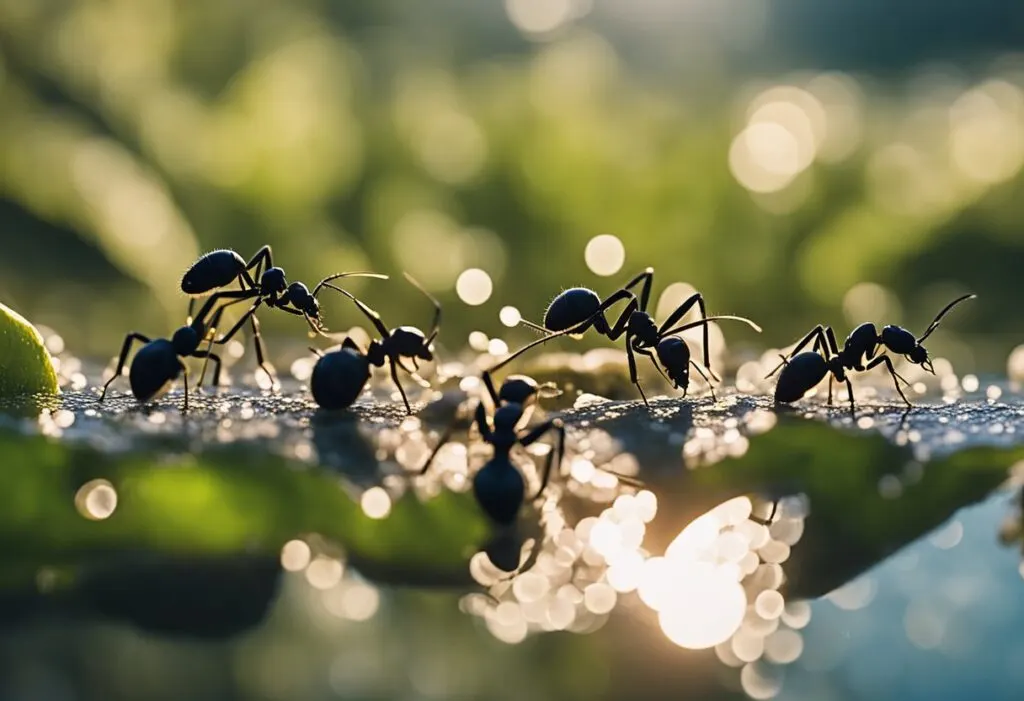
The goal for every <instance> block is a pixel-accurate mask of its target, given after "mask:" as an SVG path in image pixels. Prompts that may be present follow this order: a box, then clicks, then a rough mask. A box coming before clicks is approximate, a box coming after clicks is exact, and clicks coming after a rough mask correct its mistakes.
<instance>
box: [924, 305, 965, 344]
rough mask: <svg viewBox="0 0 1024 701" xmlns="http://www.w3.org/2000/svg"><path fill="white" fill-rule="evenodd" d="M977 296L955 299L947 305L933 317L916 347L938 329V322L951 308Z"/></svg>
mask: <svg viewBox="0 0 1024 701" xmlns="http://www.w3.org/2000/svg"><path fill="white" fill-rule="evenodd" d="M977 296H978V295H973V294H972V295H964V296H963V297H958V298H957V299H954V300H953V301H952V302H950V303H949V304H947V305H946V306H945V308H944V309H943V310H942V311H941V312H939V313H938V314H936V315H935V318H934V319H933V320H932V323H931V324H930V325H929V326H928V329H927V330H926V331H925V332H924V335H923V336H921V338H919V339H917V343H918V345H920V344H921V343H923V342H924V339H926V338H928V337H929V336H930V335H931V333H932V331H934V330H935V329H937V328H938V327H939V322H940V321H942V317H944V316H946V314H948V313H949V312H950V310H951V309H952V308H953V307H955V306H956V305H958V304H960V303H961V302H964V301H967V300H968V299H974V298H975V297H977Z"/></svg>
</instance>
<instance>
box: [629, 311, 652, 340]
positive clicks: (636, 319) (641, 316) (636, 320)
mask: <svg viewBox="0 0 1024 701" xmlns="http://www.w3.org/2000/svg"><path fill="white" fill-rule="evenodd" d="M628 328H629V332H630V333H631V334H633V335H634V336H637V337H638V338H640V339H641V340H642V341H643V342H644V343H645V344H646V345H649V346H653V345H656V344H657V343H658V325H657V324H655V323H654V319H652V318H651V315H650V314H648V313H647V312H641V311H635V312H633V313H632V314H630V315H629V322H628Z"/></svg>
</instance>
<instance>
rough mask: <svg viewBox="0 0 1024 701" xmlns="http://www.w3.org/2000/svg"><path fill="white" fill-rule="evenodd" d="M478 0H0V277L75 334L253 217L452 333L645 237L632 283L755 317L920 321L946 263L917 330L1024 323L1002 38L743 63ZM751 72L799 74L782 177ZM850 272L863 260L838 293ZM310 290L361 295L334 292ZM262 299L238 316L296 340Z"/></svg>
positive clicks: (988, 355) (282, 258)
mask: <svg viewBox="0 0 1024 701" xmlns="http://www.w3.org/2000/svg"><path fill="white" fill-rule="evenodd" d="M790 4H792V3H790ZM494 5H495V7H493V8H489V9H487V10H484V9H480V8H479V7H476V8H475V9H470V8H471V4H467V3H462V2H457V1H455V0H445V2H439V3H437V6H436V7H434V6H433V4H432V9H431V10H430V11H428V10H427V9H426V8H420V7H419V6H418V5H416V4H411V5H410V4H409V3H400V2H374V3H351V2H334V3H331V2H322V1H316V0H303V1H301V2H291V1H285V0H252V1H250V2H243V3H238V2H227V1H225V0H207V1H206V2H189V1H187V0H109V1H104V2H99V1H91V0H80V1H72V0H47V1H45V2H32V3H27V2H24V1H23V0H0V242H2V244H3V247H4V255H3V257H2V260H0V298H2V299H3V300H4V301H6V302H9V303H11V304H12V305H15V306H16V307H17V308H19V309H22V310H23V311H24V312H25V313H26V314H27V315H28V316H29V317H30V318H32V319H35V320H37V321H39V322H41V323H45V324H47V325H49V326H52V327H54V328H55V329H57V330H58V331H59V332H60V333H62V334H63V335H64V336H65V337H66V339H67V340H68V343H69V345H70V347H71V348H72V349H74V350H75V351H76V352H79V353H82V354H91V355H100V356H104V357H105V356H107V355H112V354H113V353H114V352H115V351H116V348H117V344H118V341H119V339H120V337H121V335H122V334H123V333H125V332H126V331H128V330H139V331H142V332H144V333H150V334H163V333H166V332H168V331H169V330H170V329H171V328H172V326H173V325H176V324H178V323H180V322H181V320H182V318H183V316H184V310H185V300H184V298H183V297H182V296H181V294H180V293H179V292H178V281H179V279H180V275H181V273H182V271H183V270H184V268H185V267H186V266H187V265H188V264H189V263H190V262H191V261H192V260H193V259H194V258H195V257H196V256H198V255H199V253H200V252H201V251H204V250H209V249H213V248H217V247H233V248H235V249H237V250H239V251H240V252H241V253H242V254H243V255H248V254H251V252H253V251H255V249H256V248H257V247H258V246H259V245H261V244H263V243H270V244H272V245H273V247H274V253H275V256H276V262H278V263H279V264H280V265H282V266H283V267H284V268H285V269H286V270H287V271H288V273H289V276H290V278H291V279H301V280H304V281H307V282H311V281H315V280H316V279H318V278H319V277H321V276H323V275H326V274H328V273H331V272H334V271H338V270H352V269H361V268H370V269H374V270H378V271H381V272H387V273H397V272H399V271H400V270H409V271H410V272H412V273H414V274H415V275H416V276H417V277H418V278H420V279H421V280H422V281H423V282H424V284H425V285H426V286H427V287H429V288H430V289H432V290H434V291H436V292H437V293H438V296H439V297H440V298H441V300H442V302H443V303H444V304H445V305H446V308H447V309H448V310H449V313H448V314H447V315H446V317H445V327H444V330H443V332H442V335H441V340H442V343H443V344H444V345H445V346H446V347H447V348H448V349H449V350H456V349H459V348H461V347H462V346H464V345H465V340H466V337H467V334H468V333H469V332H470V331H471V330H474V329H482V330H484V331H487V332H488V333H491V334H493V335H496V334H498V333H500V332H504V333H505V335H506V336H507V337H508V338H509V340H510V341H511V342H512V343H513V344H514V343H515V342H517V341H519V340H524V339H526V338H528V337H529V335H528V334H527V332H525V331H515V332H509V331H507V330H505V329H503V327H502V326H501V325H500V324H499V323H498V319H497V313H498V310H499V309H500V308H501V307H502V306H503V305H506V304H512V305H515V306H517V307H518V308H519V309H520V310H521V311H522V312H523V314H524V315H525V316H526V317H527V318H531V319H537V318H539V317H540V316H541V315H542V312H543V309H544V307H545V305H546V303H547V301H548V300H549V299H550V298H551V297H552V296H553V295H554V294H555V293H557V292H558V291H559V290H560V289H562V288H563V287H567V286H572V285H577V284H584V285H588V286H592V287H594V288H595V289H598V290H599V291H602V292H605V291H611V290H612V289H613V288H614V287H615V286H616V285H617V284H620V282H621V281H624V280H625V279H626V278H628V277H629V276H630V275H632V273H633V272H634V271H636V270H638V269H640V268H642V267H644V266H647V265H653V266H654V267H655V268H656V270H657V273H658V275H657V281H656V290H655V294H656V295H657V294H658V293H660V291H661V289H663V288H664V286H665V285H667V284H668V283H670V282H674V281H685V282H688V283H690V284H692V285H694V286H696V287H697V288H698V289H700V290H701V291H703V292H704V293H705V295H706V296H707V299H708V300H709V306H710V308H711V310H712V311H716V312H729V313H740V314H744V315H746V316H749V317H751V318H753V319H755V320H757V321H758V322H759V323H761V324H762V325H763V326H764V327H765V329H766V333H765V334H764V336H763V337H761V338H758V339H756V342H757V343H759V344H762V345H776V346H781V345H784V344H786V343H789V342H791V341H792V340H794V339H795V338H797V337H798V336H799V335H801V334H802V333H803V332H804V331H805V330H806V329H807V328H809V327H810V326H812V325H813V324H814V323H817V322H819V321H821V322H826V323H832V324H833V325H835V326H836V327H837V330H840V331H845V329H846V328H847V327H848V326H849V324H851V323H853V322H855V321H861V320H865V319H867V318H873V319H874V320H877V321H881V322H883V323H884V322H900V323H906V324H909V325H911V327H912V328H918V327H922V326H923V325H924V324H926V323H927V321H928V320H929V319H930V318H931V316H932V315H933V314H934V312H935V311H936V310H937V309H938V308H939V307H940V306H941V304H942V303H944V302H945V301H947V299H948V298H951V297H952V296H953V295H954V294H956V293H957V292H959V291H961V290H965V289H970V290H971V291H974V292H976V293H978V294H979V300H978V301H977V303H974V304H973V305H972V306H971V307H970V308H968V307H964V308H963V309H962V310H958V312H957V316H956V318H955V319H953V318H951V319H950V320H949V323H948V324H946V326H944V329H943V331H944V333H942V334H938V335H936V336H935V337H934V339H933V345H932V348H933V353H935V354H938V355H945V356H946V357H949V358H950V359H951V360H953V361H954V363H956V364H958V369H961V368H962V369H963V370H964V371H969V370H971V369H975V368H977V369H993V370H994V369H1000V370H1001V369H1002V368H1003V367H1004V363H1005V358H1006V355H1007V353H1008V352H1009V350H1010V349H1011V348H1012V347H1014V346H1015V345H1017V344H1018V343H1019V341H1020V338H1022V337H1024V317H1022V316H1021V315H1019V314H1015V313H1014V312H1015V310H1016V301H1017V300H1016V298H1017V294H1018V290H1019V288H1018V284H1017V280H1018V275H1019V270H1020V268H1021V265H1022V264H1024V236H1022V235H1021V234H1020V232H1019V226H1020V225H1019V221H1020V219H1021V214H1022V208H1024V205H1021V200H1020V198H1019V197H1016V196H1015V195H1016V194H1017V192H1018V190H1019V188H1020V185H1021V183H1022V179H1021V176H1020V174H1019V172H1020V165H1021V163H1020V162H1021V160H1024V97H1022V93H1021V90H1020V86H1021V85H1022V84H1024V81H1022V78H1021V77H1022V75H1024V72H1022V69H1021V64H1019V63H1014V62H1013V61H1012V60H1009V59H1005V58H998V57H997V58H995V59H993V60H992V61H989V60H988V59H987V57H984V56H982V58H983V59H985V60H981V59H979V60H978V61H977V62H976V65H975V66H973V67H972V69H971V70H970V71H967V70H963V71H960V70H959V69H958V70H952V69H946V68H942V69H940V68H935V67H932V68H928V67H925V68H924V69H922V70H920V71H916V70H915V71H909V72H902V73H896V74H890V73H886V72H884V71H882V72H881V73H879V74H876V75H874V76H856V77H853V76H847V75H845V74H844V75H834V74H830V75H825V76H822V75H819V74H817V73H816V72H814V71H804V72H802V73H797V74H790V73H783V72H781V71H782V69H783V68H784V67H785V66H786V63H785V61H780V60H778V56H775V55H771V56H769V55H766V56H765V63H764V65H768V66H772V67H773V70H774V67H776V66H777V67H779V71H780V72H779V73H778V74H777V75H773V76H756V75H755V76H751V75H750V73H751V72H753V71H751V69H750V65H751V64H752V63H753V64H757V63H758V62H757V61H752V60H751V57H750V55H749V54H748V56H747V61H746V63H745V64H744V65H746V66H747V68H746V72H745V73H744V72H742V71H740V70H738V69H733V68H730V65H731V64H730V63H729V61H728V59H729V56H728V55H726V48H723V47H722V46H717V45H716V43H715V37H716V36H718V35H717V34H715V33H714V32H711V33H710V34H709V36H708V37H706V38H705V40H704V42H703V43H695V44H694V45H693V47H696V48H693V47H689V48H690V49H691V50H690V51H689V52H687V51H685V50H683V49H679V50H678V51H675V52H673V51H671V50H668V49H666V43H665V42H666V41H667V39H666V38H665V37H664V36H662V35H663V34H667V33H669V32H667V30H666V31H662V32H660V33H658V36H659V37H661V39H660V41H661V43H660V44H658V45H657V47H653V46H652V47H651V49H650V51H649V52H647V54H645V53H644V51H643V50H642V49H643V47H642V46H640V47H638V46H637V44H638V43H640V44H642V43H643V41H642V37H641V38H640V39H639V40H638V39H637V36H636V35H635V33H634V34H633V35H631V36H632V41H630V42H627V41H626V40H625V39H622V42H621V43H619V41H618V39H617V38H616V37H619V38H621V37H623V36H626V35H628V32H626V33H625V34H623V32H622V31H619V32H618V33H616V31H613V30H614V29H615V25H614V22H613V20H614V18H612V19H611V20H609V19H608V17H606V16H602V15H600V13H599V12H597V11H596V10H595V13H594V14H595V17H593V18H590V19H593V22H589V21H588V19H587V18H582V19H580V20H579V21H575V22H566V23H565V26H563V27H561V28H560V30H559V31H556V32H553V33H551V34H549V35H545V36H543V37H540V38H536V37H534V38H535V39H536V40H535V41H526V40H524V38H523V37H522V36H520V34H519V33H518V32H517V31H516V29H515V27H513V26H512V24H511V23H510V22H509V21H508V17H506V16H505V14H504V12H503V8H501V7H500V5H501V3H495V4H494ZM729 6H730V7H733V4H730V5H729ZM736 17H737V19H736V20H735V21H734V22H733V23H735V24H739V23H740V20H741V19H742V20H743V21H744V22H747V21H752V20H750V16H748V15H746V14H738V15H736ZM679 21H680V22H682V24H680V26H681V27H682V26H685V27H689V33H688V34H687V36H688V37H689V36H693V35H694V34H699V33H700V29H699V28H698V29H693V28H692V27H690V25H688V24H686V22H685V21H683V20H679ZM730 21H732V20H730ZM670 26H674V25H670ZM723 26H724V25H723ZM608 27H611V29H608V31H604V30H605V29H606V28H608ZM634 29H635V28H634ZM662 29H664V28H662ZM709 31H710V30H709ZM723 31H724V30H723ZM652 36H653V35H652ZM606 37H611V39H609V38H606ZM653 43H654V42H653V41H652V44H653ZM998 46H999V47H1000V49H1001V48H1002V46H1003V43H998ZM645 55H646V56H647V59H648V60H645V58H644V56H645ZM651 55H656V56H658V57H659V58H658V61H659V63H658V66H657V69H651V68H650V66H649V63H650V61H649V58H650V56H651ZM741 63H742V62H741ZM758 70H759V68H755V69H754V71H758ZM781 84H785V85H790V86H797V87H799V88H800V89H801V90H802V91H804V93H805V94H809V95H814V96H816V99H818V100H819V106H823V109H824V112H823V114H824V117H823V119H824V121H823V122H821V123H820V124H817V123H816V128H818V132H821V129H824V130H825V131H824V132H821V133H818V132H816V133H815V135H814V139H815V142H814V143H813V144H811V148H812V150H813V153H811V154H810V157H809V158H808V154H807V153H797V152H796V151H794V153H796V156H795V157H798V158H799V159H803V160H806V161H807V163H805V164H802V165H801V166H800V167H799V169H798V170H799V172H798V173H797V174H795V175H794V176H792V177H788V178H787V179H786V182H787V185H786V186H785V187H782V188H781V189H778V190H777V191H775V192H772V193H761V194H754V193H751V192H749V191H748V190H747V189H745V188H744V187H743V186H741V185H740V184H739V183H738V182H737V179H736V177H735V175H734V172H733V171H731V169H730V153H731V151H733V150H734V149H735V148H736V142H734V139H735V138H736V137H737V134H740V133H741V132H742V130H743V128H744V126H745V120H746V119H747V117H748V116H749V114H745V111H747V112H749V110H748V107H749V106H750V105H751V101H752V100H756V96H757V95H758V94H759V93H761V92H762V91H763V90H764V89H767V88H770V87H772V86H773V85H781ZM816 90H817V92H816ZM837 90H838V91H839V94H838V97H837ZM831 98H835V99H834V100H832V99H831ZM830 100H831V101H830ZM812 116H814V115H812ZM822 124H823V125H824V126H823V127H822V126H821V125H822ZM798 131H799V130H797V132H798ZM775 136H776V137H777V136H778V134H775ZM796 136H797V137H803V136H806V135H803V134H800V133H796ZM782 137H783V139H782V142H779V141H778V139H775V141H771V142H770V143H767V144H765V143H762V144H761V146H762V147H763V148H766V149H767V155H766V154H765V153H762V154H761V156H762V157H764V158H769V161H766V163H767V166H766V167H767V168H768V170H767V171H766V172H768V174H769V175H771V174H772V172H774V175H776V176H778V175H779V172H778V169H779V168H780V167H781V168H782V169H783V170H785V169H787V168H790V167H791V166H792V164H790V163H788V162H786V157H787V153H788V152H785V153H782V152H779V151H778V149H779V148H783V149H785V148H790V147H791V150H792V149H797V147H799V148H800V149H804V151H806V147H807V144H804V143H802V142H801V143H796V141H794V137H793V134H789V135H788V136H787V134H785V133H783V134H782ZM786 139H789V141H786ZM837 139H838V140H837ZM790 141H792V142H793V143H789V142H790ZM759 143H761V142H759ZM780 143H782V146H780ZM826 147H828V148H826ZM833 147H834V148H833ZM772 149H775V150H774V151H773V150H772ZM780 153H781V155H780ZM772 154H774V156H773V155H772ZM965 154H966V155H965ZM776 157H778V158H776ZM773 158H774V159H775V160H774V161H773V160H771V159H773ZM779 159H781V160H779ZM812 161H813V162H812ZM780 163H781V165H780ZM805 166H806V167H805ZM773 168H774V169H775V171H772V169H773ZM733 170H735V169H733ZM601 233H613V234H615V235H617V236H619V237H620V238H621V239H622V240H623V242H624V243H625V244H626V251H627V257H626V263H625V266H624V267H623V269H622V270H621V271H620V272H619V273H617V274H616V275H615V276H612V277H609V278H599V277H597V276H595V275H594V274H593V273H591V272H589V271H588V270H587V267H586V265H585V264H584V257H583V251H584V247H585V245H586V243H587V241H588V240H590V239H591V238H592V237H593V236H595V235H597V234H601ZM469 267H479V268H483V269H484V270H486V271H487V272H488V273H489V274H490V275H491V277H492V279H493V280H494V283H495V284H494V294H493V295H492V296H491V297H490V299H489V300H488V301H487V302H486V303H485V304H483V305H481V306H477V307H470V306H467V305H465V304H463V303H462V302H460V301H459V298H458V297H457V296H456V294H455V291H454V288H455V280H456V278H457V276H458V274H459V273H460V272H461V271H462V270H464V269H466V268H469ZM861 282H870V283H877V284H878V285H880V286H881V287H871V288H861V289H860V291H859V293H850V290H851V288H854V286H855V285H857V284H858V283H861ZM351 289H352V290H353V291H355V292H357V293H358V294H361V295H364V296H365V298H366V299H367V301H368V302H369V303H370V304H371V305H373V306H375V307H377V308H378V309H379V310H380V312H381V313H382V315H383V317H384V319H385V320H386V321H387V322H388V323H389V324H392V325H398V324H402V323H408V324H417V325H421V326H424V325H426V324H427V323H428V321H429V308H428V307H427V306H426V304H425V303H424V302H423V301H422V300H421V299H419V298H417V297H416V293H415V291H414V290H413V289H412V288H411V287H410V286H408V285H406V284H405V283H404V282H402V281H401V280H397V281H394V282H393V283H384V286H383V287H379V286H378V283H374V282H372V281H370V282H354V283H353V284H352V285H351ZM848 293H849V294H848ZM851 295H852V296H851ZM844 300H845V304H844ZM896 300H900V302H901V303H902V304H901V303H900V302H897V301H896ZM326 314H327V322H328V325H329V326H331V327H332V328H335V329H346V328H348V327H350V326H352V325H353V324H358V323H360V321H361V319H360V317H359V316H358V315H357V314H356V313H355V311H354V310H353V309H352V308H351V307H347V306H345V303H343V302H341V301H337V302H335V301H330V302H328V303H327V311H326ZM278 316H280V317H284V315H274V314H265V315H264V318H265V327H266V328H267V329H268V331H269V332H270V333H271V334H278V335H280V334H291V335H292V337H293V338H294V340H295V343H296V344H298V345H299V347H304V345H305V343H304V341H305V339H304V338H303V337H302V333H301V331H300V327H301V323H300V322H299V321H298V320H295V319H290V318H287V317H285V318H277V317H278ZM728 334H729V336H728V337H729V338H730V339H732V338H736V339H742V340H747V341H754V337H753V336H751V335H749V334H747V333H746V332H745V331H743V330H733V329H730V330H728ZM278 348H279V347H278Z"/></svg>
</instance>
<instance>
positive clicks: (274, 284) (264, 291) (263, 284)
mask: <svg viewBox="0 0 1024 701" xmlns="http://www.w3.org/2000/svg"><path fill="white" fill-rule="evenodd" d="M286 286H287V280H286V278H285V276H284V270H282V269H281V268H277V267H274V268H267V269H266V270H265V271H263V275H262V276H260V294H261V295H263V296H264V297H269V296H270V295H279V294H282V293H283V292H284V291H285V288H286Z"/></svg>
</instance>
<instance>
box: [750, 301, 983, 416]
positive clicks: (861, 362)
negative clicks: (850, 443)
mask: <svg viewBox="0 0 1024 701" xmlns="http://www.w3.org/2000/svg"><path fill="white" fill-rule="evenodd" d="M976 296H977V295H973V294H968V295H964V296H962V297H958V298H957V299H954V300H953V301H952V302H950V303H949V304H947V305H946V306H945V307H944V308H943V309H942V311H940V312H939V313H938V314H936V316H935V318H934V319H933V320H932V323H931V324H929V325H928V328H927V329H925V332H924V334H922V335H921V337H920V338H915V337H914V334H912V333H911V332H910V331H908V330H907V329H905V328H902V327H900V326H892V325H889V326H885V327H883V328H882V333H878V329H877V328H876V327H875V325H874V324H872V323H870V322H868V323H864V324H861V325H860V326H858V327H857V328H855V329H854V330H853V331H852V332H851V333H850V335H849V336H847V337H846V341H845V342H844V343H843V347H842V348H839V344H838V343H837V342H836V336H835V332H833V331H832V327H830V326H822V325H820V324H819V325H818V326H815V327H814V329H812V330H811V332H810V333H808V334H807V335H806V336H804V337H803V338H802V339H801V340H800V342H799V343H797V344H796V347H794V348H793V350H792V351H791V352H790V354H789V356H788V357H787V356H781V357H782V362H781V363H780V364H779V365H778V366H777V367H776V368H775V369H774V370H772V371H771V372H770V373H768V375H767V376H766V377H765V379H768V378H769V377H771V376H772V375H774V374H775V373H777V372H778V371H779V370H780V369H782V368H783V367H784V368H785V369H782V373H781V374H780V375H779V380H778V382H777V383H776V384H775V401H776V402H782V403H785V404H788V403H791V402H795V401H796V400H798V399H800V398H801V397H803V396H804V394H805V393H806V392H807V391H808V390H809V389H811V388H812V387H814V386H815V385H816V384H818V383H819V382H821V381H822V380H823V379H824V378H825V376H826V375H829V379H828V403H829V406H831V405H832V382H833V381H836V382H845V383H846V390H847V392H848V394H849V395H850V410H851V411H853V410H854V409H855V408H856V405H855V403H854V399H853V385H852V384H851V383H850V378H849V377H848V376H847V375H848V372H850V371H854V370H856V371H858V372H864V371H867V370H872V369H874V368H876V367H878V366H879V365H885V369H886V370H887V371H888V372H889V374H890V375H891V376H892V379H893V384H894V385H895V386H896V392H897V393H898V394H899V395H900V397H901V398H902V399H903V401H904V402H905V403H906V404H907V406H913V405H912V404H911V403H910V400H909V399H907V397H906V395H905V394H903V389H902V388H901V387H900V382H903V383H904V384H910V383H909V382H907V381H906V380H905V379H903V377H901V376H900V375H899V373H897V372H896V369H895V368H894V367H893V365H892V359H891V358H890V357H889V356H888V355H886V354H885V352H884V351H889V352H891V353H896V354H898V355H902V356H904V357H905V358H906V359H907V360H908V361H909V362H910V363H913V364H915V365H920V366H921V367H923V368H924V369H925V370H926V371H928V372H930V373H932V374H933V375H934V374H935V369H934V368H933V367H932V362H931V359H930V358H929V357H928V351H927V350H926V349H925V347H924V345H922V344H923V343H924V341H925V339H927V338H928V337H929V336H930V335H931V334H932V332H933V331H935V329H936V328H938V326H939V322H940V321H942V318H943V317H944V316H946V314H948V313H949V312H950V310H952V309H953V307H955V306H956V305H958V304H960V303H961V302H964V301H966V300H968V299H974V298H975V297H976ZM812 340H813V341H814V347H813V350H811V351H804V352H802V353H801V352H800V349H802V348H804V347H806V346H807V344H808V343H810V342H811V341H812ZM880 348H882V349H884V350H883V352H882V354H881V355H878V356H877V357H876V353H878V351H879V349H880ZM819 350H820V351H821V353H822V354H824V357H822V355H819V352H818V351H819ZM865 363H867V364H866V365H865Z"/></svg>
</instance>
